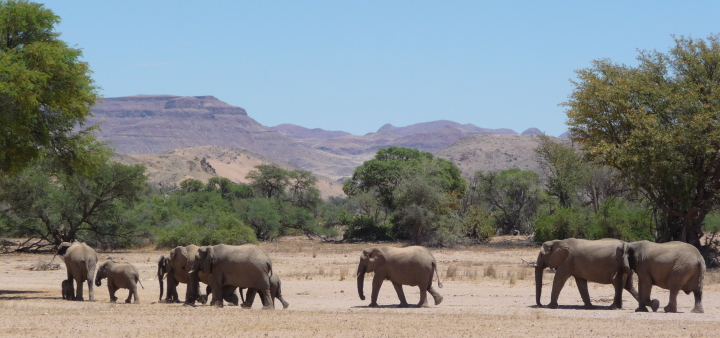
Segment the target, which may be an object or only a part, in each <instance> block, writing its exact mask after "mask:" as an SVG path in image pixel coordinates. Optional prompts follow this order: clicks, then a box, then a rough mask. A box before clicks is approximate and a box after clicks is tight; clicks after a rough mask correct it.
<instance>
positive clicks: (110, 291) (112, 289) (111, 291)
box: [108, 281, 117, 303]
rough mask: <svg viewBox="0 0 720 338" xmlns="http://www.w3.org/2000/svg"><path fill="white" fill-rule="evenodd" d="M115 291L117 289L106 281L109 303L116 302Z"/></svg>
mask: <svg viewBox="0 0 720 338" xmlns="http://www.w3.org/2000/svg"><path fill="white" fill-rule="evenodd" d="M116 291H117V288H116V287H115V286H114V285H112V283H110V282H109V281H108V294H110V303H115V302H117V297H115V292H116Z"/></svg>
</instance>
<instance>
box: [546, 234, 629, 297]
mask: <svg viewBox="0 0 720 338" xmlns="http://www.w3.org/2000/svg"><path fill="white" fill-rule="evenodd" d="M626 250H627V243H625V242H623V241H621V240H617V239H600V240H586V239H576V238H568V239H563V240H552V241H547V242H545V243H543V244H542V249H541V250H540V253H539V254H538V258H537V262H536V264H537V265H536V267H535V303H536V304H537V306H542V304H541V303H540V296H541V294H542V278H543V271H544V270H545V268H552V269H555V270H556V271H555V278H554V279H553V286H552V293H551V295H550V304H548V307H549V308H551V309H556V308H557V307H558V302H557V300H558V297H559V296H560V291H562V288H563V286H565V282H566V281H567V279H568V278H570V277H571V276H572V277H575V283H576V284H577V287H578V291H580V297H581V298H582V300H583V303H584V304H585V307H586V308H592V307H593V305H592V303H591V302H590V295H589V293H588V287H587V283H588V282H593V283H599V284H613V286H614V287H615V297H614V300H613V303H612V305H610V309H621V308H622V290H623V288H624V289H625V290H627V291H628V292H630V294H631V295H632V296H633V297H634V298H635V299H639V298H638V293H637V291H636V290H635V287H634V286H633V278H632V276H633V273H632V270H630V269H629V268H625V267H624V266H623V261H622V259H623V255H624V254H625V252H626Z"/></svg>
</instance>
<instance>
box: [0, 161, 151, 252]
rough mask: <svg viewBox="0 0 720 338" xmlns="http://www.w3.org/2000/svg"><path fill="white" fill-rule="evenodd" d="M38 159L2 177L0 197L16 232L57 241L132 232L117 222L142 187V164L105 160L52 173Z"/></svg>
mask: <svg viewBox="0 0 720 338" xmlns="http://www.w3.org/2000/svg"><path fill="white" fill-rule="evenodd" d="M53 171H54V170H53V169H52V168H48V167H47V163H45V165H43V163H38V164H36V165H34V166H31V167H28V168H27V169H26V170H24V171H22V172H20V173H18V174H17V175H14V176H12V177H10V176H5V177H4V178H3V179H2V180H0V187H1V188H2V189H0V199H2V200H4V201H5V202H6V203H7V205H8V206H9V210H7V213H8V215H9V216H10V217H11V218H12V219H13V220H14V222H15V223H16V224H17V227H16V234H17V235H22V236H29V237H33V238H43V239H45V240H47V241H49V242H51V243H55V244H60V243H61V242H63V241H71V240H74V239H77V238H82V239H85V240H95V241H99V242H102V243H107V242H109V241H115V240H117V238H121V239H122V238H124V239H129V238H130V237H132V236H133V235H135V230H136V229H135V227H134V225H132V224H125V225H127V226H123V224H122V223H116V222H115V221H116V220H118V219H119V218H120V216H121V212H122V210H125V209H127V208H128V206H129V205H132V204H133V203H134V202H136V201H137V199H138V197H139V196H140V193H141V192H142V191H143V190H144V189H145V184H144V183H145V180H146V177H145V167H144V166H142V165H132V166H127V165H123V164H120V163H112V162H108V163H105V164H102V165H100V166H99V167H98V168H97V170H93V171H92V172H91V173H89V174H87V173H80V172H75V173H72V174H67V173H53Z"/></svg>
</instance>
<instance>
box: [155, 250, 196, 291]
mask: <svg viewBox="0 0 720 338" xmlns="http://www.w3.org/2000/svg"><path fill="white" fill-rule="evenodd" d="M197 250H198V246H197V245H193V244H190V245H187V246H178V247H176V248H174V249H172V250H170V254H169V255H167V256H165V255H163V256H162V257H160V260H158V272H157V275H158V282H159V283H160V298H159V300H158V301H162V296H163V278H164V277H165V278H166V284H167V293H166V297H165V302H167V303H180V299H179V297H178V292H177V287H178V285H179V284H180V283H183V284H187V283H188V282H189V281H190V274H189V273H188V272H189V271H190V270H191V269H192V266H193V263H194V262H195V254H196V253H197ZM199 278H200V281H201V282H203V283H205V284H208V277H207V275H206V274H204V273H201V274H200V276H199ZM187 295H188V292H187V291H186V293H185V297H186V300H187ZM197 297H198V298H197V300H198V301H200V302H201V303H203V304H204V303H205V301H206V296H205V295H203V294H198V295H197ZM194 301H195V300H193V302H194Z"/></svg>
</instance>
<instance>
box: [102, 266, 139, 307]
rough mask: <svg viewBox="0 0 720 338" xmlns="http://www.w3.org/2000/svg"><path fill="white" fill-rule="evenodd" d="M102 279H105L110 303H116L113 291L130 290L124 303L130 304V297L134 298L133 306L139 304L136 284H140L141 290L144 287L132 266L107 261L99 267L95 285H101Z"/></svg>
mask: <svg viewBox="0 0 720 338" xmlns="http://www.w3.org/2000/svg"><path fill="white" fill-rule="evenodd" d="M103 278H107V284H108V292H109V293H110V302H111V303H115V302H116V301H117V297H115V291H117V290H118V289H129V290H130V292H128V297H127V299H126V300H125V303H130V299H132V297H135V304H138V303H140V298H139V297H138V292H137V284H136V283H140V286H142V288H143V289H144V288H145V287H144V286H143V285H142V283H141V282H140V274H139V273H138V271H137V269H136V268H135V267H134V266H133V265H132V264H129V263H117V262H113V261H107V262H105V263H103V264H102V265H100V268H99V269H98V272H97V276H96V277H95V285H96V286H100V285H102V279H103Z"/></svg>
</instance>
